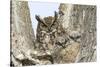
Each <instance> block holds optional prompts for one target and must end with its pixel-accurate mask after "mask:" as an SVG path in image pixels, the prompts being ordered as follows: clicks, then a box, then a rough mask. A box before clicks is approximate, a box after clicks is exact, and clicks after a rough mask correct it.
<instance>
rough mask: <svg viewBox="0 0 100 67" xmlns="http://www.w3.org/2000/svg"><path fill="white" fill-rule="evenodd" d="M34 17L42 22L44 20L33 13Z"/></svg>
mask: <svg viewBox="0 0 100 67" xmlns="http://www.w3.org/2000/svg"><path fill="white" fill-rule="evenodd" d="M35 18H36V20H37V21H39V22H44V20H43V19H42V18H41V17H40V16H39V15H35Z"/></svg>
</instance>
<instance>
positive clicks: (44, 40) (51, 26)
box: [35, 12, 58, 49]
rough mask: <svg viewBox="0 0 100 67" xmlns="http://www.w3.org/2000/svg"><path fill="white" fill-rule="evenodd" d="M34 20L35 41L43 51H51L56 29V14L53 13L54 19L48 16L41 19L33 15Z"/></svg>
mask: <svg viewBox="0 0 100 67" xmlns="http://www.w3.org/2000/svg"><path fill="white" fill-rule="evenodd" d="M35 18H36V20H37V21H38V26H37V34H36V37H37V41H38V42H39V43H41V45H42V47H43V49H52V48H53V38H54V37H55V36H54V34H55V32H56V30H57V28H58V23H57V18H58V14H57V12H55V15H54V17H52V16H49V17H45V18H43V19H42V18H41V17H40V16H38V15H35Z"/></svg>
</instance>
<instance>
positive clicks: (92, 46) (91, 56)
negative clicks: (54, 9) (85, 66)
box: [59, 4, 96, 62]
mask: <svg viewBox="0 0 100 67" xmlns="http://www.w3.org/2000/svg"><path fill="white" fill-rule="evenodd" d="M59 13H60V19H59V22H61V24H62V26H63V28H64V29H65V30H66V32H68V34H69V35H71V33H73V32H74V31H76V32H78V33H80V35H81V38H80V40H81V41H80V50H79V53H78V54H77V57H76V60H75V62H90V61H96V6H93V5H72V4H70V5H69V4H60V7H59ZM78 33H77V35H78ZM76 51H77V49H76Z"/></svg>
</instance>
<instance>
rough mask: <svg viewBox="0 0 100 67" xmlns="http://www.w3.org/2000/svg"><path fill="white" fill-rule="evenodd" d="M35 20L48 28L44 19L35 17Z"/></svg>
mask: <svg viewBox="0 0 100 67" xmlns="http://www.w3.org/2000/svg"><path fill="white" fill-rule="evenodd" d="M35 18H36V20H37V21H38V22H42V23H43V24H44V25H45V26H47V24H46V23H45V21H44V19H42V18H41V17H40V16H39V15H35Z"/></svg>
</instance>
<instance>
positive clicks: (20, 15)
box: [10, 0, 35, 65]
mask: <svg viewBox="0 0 100 67" xmlns="http://www.w3.org/2000/svg"><path fill="white" fill-rule="evenodd" d="M10 4H11V8H10V9H11V18H10V19H11V56H12V57H13V58H12V61H13V63H14V57H16V58H18V59H24V58H25V56H24V55H27V54H26V53H28V51H30V50H33V48H34V40H35V37H34V32H33V29H32V23H31V19H30V12H29V8H28V2H27V1H16V0H12V1H11V3H10ZM12 54H13V55H12ZM15 61H16V60H15ZM16 63H19V62H17V61H16V62H15V63H14V64H16ZM16 65H17V64H16Z"/></svg>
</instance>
